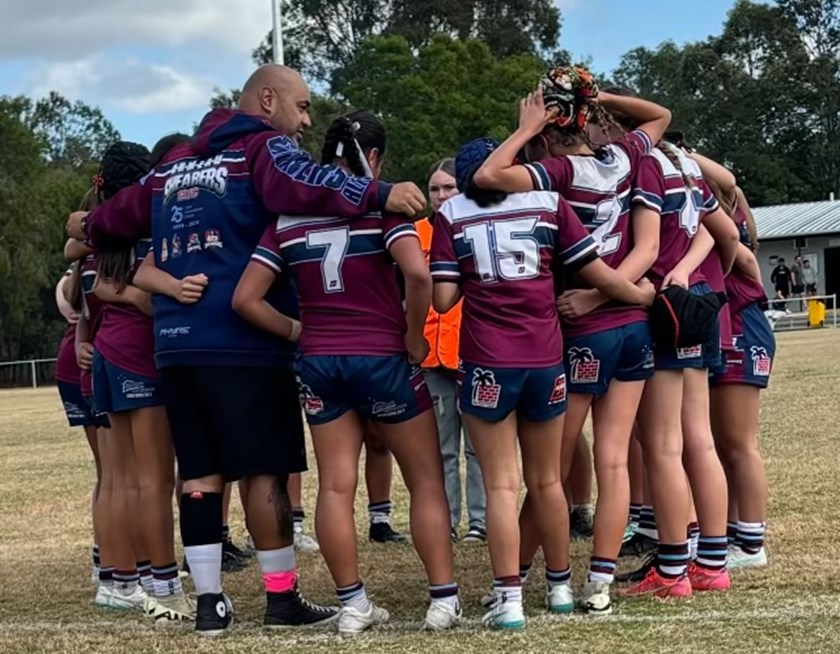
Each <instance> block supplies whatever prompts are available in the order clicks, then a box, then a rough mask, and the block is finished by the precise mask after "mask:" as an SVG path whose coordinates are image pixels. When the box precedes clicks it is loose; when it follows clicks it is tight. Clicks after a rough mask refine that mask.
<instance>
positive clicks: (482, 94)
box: [337, 36, 543, 184]
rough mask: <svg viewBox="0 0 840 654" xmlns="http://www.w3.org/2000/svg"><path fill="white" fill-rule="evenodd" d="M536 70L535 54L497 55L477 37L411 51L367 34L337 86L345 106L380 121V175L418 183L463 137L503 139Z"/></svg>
mask: <svg viewBox="0 0 840 654" xmlns="http://www.w3.org/2000/svg"><path fill="white" fill-rule="evenodd" d="M542 68H543V64H542V62H541V60H540V59H539V57H537V56H534V55H517V56H512V57H504V58H498V57H496V56H494V55H493V53H492V52H491V50H490V48H489V47H488V45H487V44H486V43H484V42H483V41H478V40H468V41H459V40H456V39H453V38H450V37H447V36H437V37H435V38H433V39H432V41H431V42H430V43H429V44H427V45H425V46H423V47H421V48H420V49H419V50H414V49H412V47H411V46H410V44H409V43H408V42H407V41H406V40H405V39H404V38H402V37H397V36H393V37H373V38H371V39H368V40H367V41H366V42H365V43H364V44H362V46H361V48H360V49H359V52H358V53H357V55H356V57H355V58H354V60H353V62H352V63H351V64H350V65H348V66H347V67H346V68H345V69H344V70H343V71H342V72H341V74H340V76H338V77H337V87H338V88H340V89H341V93H342V96H343V97H344V98H345V99H346V100H347V102H348V103H349V104H350V105H351V106H353V107H357V108H366V109H370V110H372V111H374V112H376V113H377V114H379V115H380V116H381V117H382V118H383V120H384V121H385V125H386V127H387V129H388V139H389V144H390V145H389V147H388V154H387V158H386V164H385V176H386V177H389V178H391V179H410V180H413V181H415V182H418V183H421V184H422V183H423V182H424V181H425V176H426V174H427V171H428V167H429V166H430V165H431V164H432V163H433V162H434V161H435V160H436V159H439V158H441V157H444V156H451V155H452V154H453V153H454V152H455V151H456V149H457V148H458V146H459V145H461V144H463V143H464V142H466V141H468V140H470V139H472V138H476V137H479V136H488V135H489V136H495V137H499V138H504V137H505V136H507V135H508V134H509V133H510V130H511V128H512V127H513V126H514V125H515V121H516V111H517V109H516V107H517V101H518V100H519V98H521V97H522V96H523V95H524V94H525V93H527V92H528V91H529V90H531V89H532V88H533V86H534V84H535V82H536V80H537V79H539V76H540V74H541V72H542Z"/></svg>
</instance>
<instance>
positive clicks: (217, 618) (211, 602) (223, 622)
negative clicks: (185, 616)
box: [195, 593, 233, 636]
mask: <svg viewBox="0 0 840 654" xmlns="http://www.w3.org/2000/svg"><path fill="white" fill-rule="evenodd" d="M232 624H233V604H231V602H230V599H229V598H228V596H227V595H225V594H224V593H205V594H204V595H199V596H198V606H197V608H196V612H195V631H196V633H198V634H199V635H201V636H221V635H222V634H223V633H224V632H225V630H226V629H227V628H228V627H230V625H232Z"/></svg>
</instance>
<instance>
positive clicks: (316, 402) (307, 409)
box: [297, 375, 324, 416]
mask: <svg viewBox="0 0 840 654" xmlns="http://www.w3.org/2000/svg"><path fill="white" fill-rule="evenodd" d="M297 383H298V395H299V396H300V406H301V408H302V409H303V412H304V413H305V414H306V415H308V416H317V415H318V414H319V413H323V412H324V400H322V399H321V398H320V397H318V396H317V395H315V393H314V392H313V391H312V389H311V388H310V387H309V386H308V385H307V384H304V383H303V382H302V381H301V380H300V375H298V376H297Z"/></svg>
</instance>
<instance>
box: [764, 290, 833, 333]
mask: <svg viewBox="0 0 840 654" xmlns="http://www.w3.org/2000/svg"><path fill="white" fill-rule="evenodd" d="M812 300H814V301H817V302H822V303H823V305H824V307H825V316H824V319H823V324H822V326H823V327H831V328H833V329H837V295H836V294H834V295H814V296H813V297H806V296H802V297H792V298H788V299H786V300H776V299H772V300H770V301H769V302H768V303H767V306H768V308H769V309H770V310H771V311H773V312H774V313H773V314H771V315H770V316H768V318H769V319H770V321H771V322H772V323H773V325H774V327H773V328H774V330H775V331H794V330H799V329H809V328H811V326H812V325H811V320H810V315H809V304H808V303H809V302H811V301H812Z"/></svg>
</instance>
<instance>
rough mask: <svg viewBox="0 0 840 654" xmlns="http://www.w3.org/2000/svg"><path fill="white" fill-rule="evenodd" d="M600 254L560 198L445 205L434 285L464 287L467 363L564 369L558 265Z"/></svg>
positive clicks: (436, 240) (435, 244) (576, 264)
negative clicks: (556, 284) (556, 281)
mask: <svg viewBox="0 0 840 654" xmlns="http://www.w3.org/2000/svg"><path fill="white" fill-rule="evenodd" d="M596 251H597V245H596V243H595V241H594V240H593V238H592V237H591V236H590V235H589V233H588V231H587V230H586V228H585V227H584V226H583V225H582V224H581V221H580V220H579V219H578V218H577V216H576V215H575V213H574V211H572V210H571V208H570V207H569V205H568V204H567V203H566V202H564V201H563V200H562V199H561V198H560V196H559V195H557V194H556V193H549V192H546V191H533V192H530V193H516V194H512V195H509V196H508V197H507V198H506V199H505V200H504V201H503V202H502V203H500V204H497V205H494V206H492V207H487V208H483V209H482V208H481V207H479V206H478V205H477V204H475V203H474V202H473V201H472V200H469V199H468V198H467V197H466V196H465V195H458V196H456V197H454V198H452V199H450V200H449V201H447V202H446V204H444V205H443V206H442V207H441V209H440V214H439V215H438V216H437V217H436V218H435V229H434V232H433V236H432V250H431V255H430V268H431V271H432V278H433V279H434V281H435V282H457V283H459V284H460V285H461V288H462V291H463V295H464V309H463V319H462V321H461V344H460V356H461V359H463V360H464V361H468V362H469V363H471V364H475V365H483V366H495V367H498V368H547V367H549V366H553V365H556V364H558V363H560V362H561V361H562V360H563V340H562V336H561V334H560V322H559V320H558V317H557V309H556V306H555V298H554V275H553V271H554V263H555V261H559V262H560V263H562V264H563V265H564V266H566V267H567V268H568V269H570V270H572V271H575V270H577V269H579V268H580V267H581V266H583V265H585V264H587V263H589V262H591V261H592V260H593V259H595V258H596V257H597V254H596Z"/></svg>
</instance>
